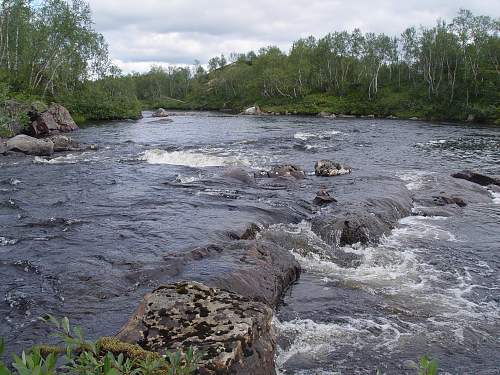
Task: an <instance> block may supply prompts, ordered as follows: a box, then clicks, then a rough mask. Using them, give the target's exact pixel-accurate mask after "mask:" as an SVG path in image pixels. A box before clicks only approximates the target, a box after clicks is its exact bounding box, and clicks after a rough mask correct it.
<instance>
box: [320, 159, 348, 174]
mask: <svg viewBox="0 0 500 375" xmlns="http://www.w3.org/2000/svg"><path fill="white" fill-rule="evenodd" d="M351 172H352V168H351V167H349V166H348V165H342V164H339V163H335V162H333V161H331V160H319V161H317V162H316V164H315V165H314V173H315V174H316V176H323V177H332V176H341V175H344V174H350V173H351Z"/></svg>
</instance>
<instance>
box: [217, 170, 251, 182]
mask: <svg viewBox="0 0 500 375" xmlns="http://www.w3.org/2000/svg"><path fill="white" fill-rule="evenodd" d="M224 177H226V178H231V179H233V180H238V181H240V182H243V183H245V184H248V185H252V184H254V183H255V176H253V175H251V174H250V173H248V172H247V171H245V170H244V169H243V168H237V167H233V168H228V169H227V170H226V171H224Z"/></svg>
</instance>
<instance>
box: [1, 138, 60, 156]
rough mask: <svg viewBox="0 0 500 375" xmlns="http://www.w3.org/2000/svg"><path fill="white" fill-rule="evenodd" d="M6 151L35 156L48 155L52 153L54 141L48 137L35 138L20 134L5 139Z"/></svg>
mask: <svg viewBox="0 0 500 375" xmlns="http://www.w3.org/2000/svg"><path fill="white" fill-rule="evenodd" d="M7 151H16V152H22V153H24V154H28V155H36V156H50V155H52V154H53V153H54V143H53V142H52V141H51V140H49V139H37V138H33V137H29V136H27V135H23V134H20V135H16V136H15V137H14V138H11V139H9V140H8V141H7Z"/></svg>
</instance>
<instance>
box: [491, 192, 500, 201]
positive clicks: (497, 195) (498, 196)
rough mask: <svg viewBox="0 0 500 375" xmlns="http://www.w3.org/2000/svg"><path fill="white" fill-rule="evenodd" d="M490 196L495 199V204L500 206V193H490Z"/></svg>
mask: <svg viewBox="0 0 500 375" xmlns="http://www.w3.org/2000/svg"><path fill="white" fill-rule="evenodd" d="M490 194H491V197H492V198H493V203H495V204H500V192H496V191H490Z"/></svg>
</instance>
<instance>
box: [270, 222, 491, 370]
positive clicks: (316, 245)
mask: <svg viewBox="0 0 500 375" xmlns="http://www.w3.org/2000/svg"><path fill="white" fill-rule="evenodd" d="M446 220H448V219H447V218H444V217H422V216H410V217H407V218H404V219H402V220H400V223H399V224H400V225H399V226H398V227H397V228H396V229H394V230H393V231H392V232H391V234H390V235H388V236H387V237H384V238H382V240H381V242H380V244H379V245H378V246H361V245H354V246H348V247H344V248H343V249H342V250H343V251H344V252H347V253H353V254H356V255H358V256H359V257H360V258H361V264H360V265H359V266H358V267H343V266H340V265H338V264H337V263H336V262H335V256H334V255H333V256H332V254H331V253H330V252H329V246H328V245H327V244H326V243H324V242H323V241H322V240H321V239H320V238H318V237H317V236H316V235H315V234H314V233H313V232H312V231H311V229H310V224H308V223H306V222H303V223H301V224H298V225H293V226H290V225H289V226H276V227H275V229H277V230H285V231H287V232H288V233H289V234H290V235H292V236H294V235H295V236H300V238H305V239H306V244H305V245H304V248H295V249H293V250H292V254H293V255H294V256H295V258H296V259H297V261H298V262H299V263H300V265H301V267H302V268H303V270H305V271H306V272H308V273H310V274H313V275H315V276H317V278H318V280H320V281H321V283H322V284H323V285H324V286H323V288H324V289H328V288H329V285H331V283H332V282H333V283H334V285H337V286H338V285H343V286H345V287H348V288H352V289H362V290H365V291H367V292H368V293H370V294H376V295H383V296H385V298H388V299H389V300H390V301H392V302H395V305H396V306H403V307H404V308H403V310H402V311H401V312H400V313H401V314H402V315H401V314H400V313H397V312H396V313H395V316H394V319H393V318H391V317H388V318H386V317H384V318H382V317H376V316H374V317H371V316H370V317H369V318H367V317H356V318H353V317H352V316H338V317H336V318H338V319H339V320H340V322H333V323H330V322H328V323H324V322H315V321H312V320H311V319H301V318H297V319H294V320H291V321H283V322H280V321H278V320H277V319H275V322H274V325H275V327H276V330H277V332H278V334H279V335H280V336H282V337H287V338H292V341H291V343H289V345H287V346H285V347H282V348H280V349H279V351H278V355H277V369H278V370H280V369H283V368H284V366H285V364H286V362H287V361H288V360H290V359H291V358H293V357H296V356H298V358H305V359H307V361H311V362H317V361H321V359H322V358H324V357H325V358H326V356H327V355H328V354H329V353H333V352H335V351H336V350H338V348H343V349H344V350H347V349H346V347H347V348H355V349H362V348H365V347H366V348H370V350H371V351H373V350H380V351H382V352H386V351H390V350H391V349H393V348H396V347H400V346H404V345H405V343H408V342H411V341H412V340H414V339H418V337H419V336H420V335H425V336H426V337H435V339H436V340H439V341H443V340H445V338H444V336H445V335H447V332H450V331H451V332H454V334H455V336H456V337H455V340H457V341H458V342H463V340H464V329H465V330H468V332H469V333H470V332H475V333H476V334H479V335H482V336H484V337H488V336H489V334H490V333H489V332H487V331H486V332H485V331H478V330H476V328H475V327H474V326H475V325H474V323H473V322H474V321H483V322H484V321H494V320H495V319H498V318H499V317H500V314H499V306H498V303H492V302H489V303H481V302H477V303H475V302H472V301H470V300H469V299H467V296H468V294H469V293H470V292H471V291H472V290H473V289H475V288H481V286H479V285H474V284H473V281H472V278H471V277H470V275H469V274H468V272H467V270H465V274H463V273H462V272H461V273H460V274H459V273H458V272H457V271H456V270H453V269H450V270H440V269H437V268H435V267H434V266H433V265H431V264H428V263H426V262H425V261H424V260H423V258H422V256H421V254H422V255H423V254H425V253H426V252H427V250H426V248H425V245H424V243H426V242H428V241H433V242H434V241H435V242H438V243H441V244H443V243H450V244H451V243H453V242H456V241H458V240H457V238H456V236H455V235H454V234H453V233H451V232H449V231H448V230H446V229H445V228H444V227H443V226H442V223H444V222H445V221H446ZM485 266H488V265H487V264H486V265H485ZM406 309H408V311H406ZM405 314H409V316H410V317H411V316H413V315H414V314H415V316H419V317H425V316H429V317H430V318H428V319H427V320H426V321H424V322H418V323H417V322H415V320H413V319H411V318H409V319H405ZM471 322H472V323H471ZM374 332H376V334H374ZM490 339H493V338H491V337H490ZM349 350H354V349H349ZM416 356H418V354H416ZM326 362H328V361H326ZM305 373H307V372H305ZM310 374H316V372H314V371H313V372H310Z"/></svg>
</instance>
